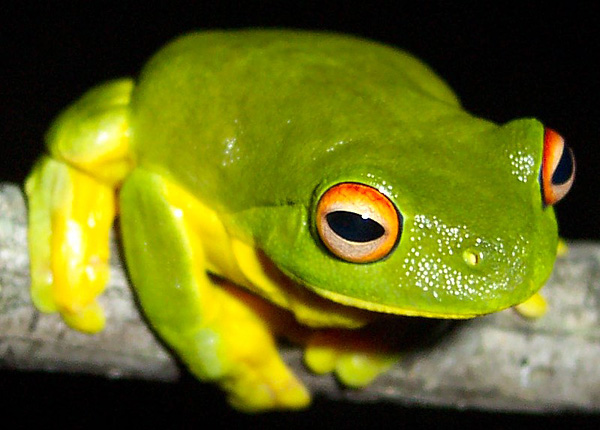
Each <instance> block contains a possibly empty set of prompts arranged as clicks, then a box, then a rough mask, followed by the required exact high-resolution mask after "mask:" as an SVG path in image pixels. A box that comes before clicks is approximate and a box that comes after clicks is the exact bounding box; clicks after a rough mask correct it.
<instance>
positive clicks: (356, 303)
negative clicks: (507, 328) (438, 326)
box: [306, 285, 483, 319]
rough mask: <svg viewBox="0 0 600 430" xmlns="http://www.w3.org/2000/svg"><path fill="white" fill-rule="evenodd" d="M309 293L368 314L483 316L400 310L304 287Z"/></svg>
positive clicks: (471, 313)
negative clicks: (311, 292) (368, 312)
mask: <svg viewBox="0 0 600 430" xmlns="http://www.w3.org/2000/svg"><path fill="white" fill-rule="evenodd" d="M306 287H307V288H309V289H310V290H311V291H313V292H314V293H315V294H317V295H318V296H320V297H323V298H325V299H327V300H331V301H332V302H334V303H338V304H341V305H344V306H350V307H353V308H358V309H364V310H367V311H370V312H379V313H385V314H393V315H402V316H410V317H423V318H438V319H469V318H475V317H478V316H481V315H483V313H476V312H466V313H452V312H443V313H442V312H431V311H427V310H421V309H419V310H417V309H410V308H402V307H398V306H390V305H386V304H381V303H376V302H369V301H366V300H362V299H358V298H356V297H350V296H346V295H343V294H339V293H335V292H332V291H328V290H324V289H321V288H317V287H313V286H309V285H306Z"/></svg>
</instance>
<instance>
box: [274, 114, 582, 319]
mask: <svg viewBox="0 0 600 430" xmlns="http://www.w3.org/2000/svg"><path fill="white" fill-rule="evenodd" d="M442 138H443V139H445V142H444V143H443V144H439V140H440V139H442ZM436 140H437V141H438V143H435V141H436ZM395 145H396V146H393V145H389V146H385V145H382V146H377V145H375V146H373V145H369V146H367V145H360V144H356V145H352V144H348V145H345V148H344V149H343V150H340V151H339V153H338V155H339V157H337V158H336V157H331V158H330V160H335V159H337V162H336V161H331V162H330V163H329V165H328V167H327V169H326V170H327V171H328V172H329V173H328V175H327V178H326V179H325V180H323V181H322V182H321V183H320V184H319V185H318V186H317V187H316V189H315V190H314V193H313V196H312V200H311V202H310V203H308V204H307V205H305V206H304V210H306V208H308V213H307V214H306V216H304V217H300V218H298V219H300V221H297V223H298V224H301V225H302V228H301V229H300V230H303V233H299V234H291V235H288V236H287V237H288V239H289V240H288V239H286V233H285V232H281V231H278V232H275V234H274V235H273V236H271V237H276V239H274V240H272V241H271V240H269V241H268V242H269V243H266V245H267V246H266V249H267V252H268V254H269V255H270V257H271V258H273V260H274V261H275V262H276V264H277V265H278V266H279V267H280V268H281V269H282V270H284V272H286V273H287V274H288V275H290V276H291V277H292V278H293V279H295V280H297V281H299V282H301V283H303V284H305V285H306V286H307V287H308V288H309V289H311V290H312V291H314V292H316V293H317V294H319V295H321V296H324V297H326V298H328V299H330V300H332V301H335V302H338V303H342V304H345V305H349V306H354V307H359V308H365V309H369V310H373V311H380V312H389V313H397V314H404V315H418V316H428V317H441V318H463V317H464V318H466V317H472V316H475V315H480V314H485V313H489V312H494V311H497V310H500V309H504V308H507V307H510V306H513V305H516V304H519V303H521V302H523V301H525V300H526V299H527V298H529V297H530V296H531V295H532V294H534V293H535V292H536V291H537V290H538V289H539V288H541V286H542V285H543V283H544V282H545V281H546V279H547V278H548V276H549V274H550V272H551V269H552V266H553V262H554V259H555V255H556V247H557V225H556V220H555V216H554V211H553V207H552V205H553V204H554V203H556V202H557V201H558V200H560V199H561V198H562V197H563V196H564V195H565V194H566V193H567V192H568V190H569V188H570V186H571V184H572V182H573V177H574V159H573V155H572V152H571V150H570V149H569V148H568V147H567V146H565V144H564V141H563V139H562V138H561V137H560V136H559V135H558V134H557V133H556V132H554V131H552V130H550V129H544V127H543V126H542V125H541V124H540V123H539V122H537V121H535V120H517V121H513V122H510V123H508V124H506V125H504V126H496V125H490V124H489V123H485V125H484V126H482V127H481V128H480V129H478V130H477V131H476V132H475V133H473V132H472V131H469V132H466V131H464V132H463V131H461V128H460V125H458V126H455V127H453V130H452V131H449V130H446V131H443V130H439V131H438V133H436V134H434V135H430V136H423V137H422V138H421V139H420V140H419V139H416V140H415V139H413V140H412V141H411V143H410V144H398V143H397V142H396V143H395ZM344 151H345V152H344ZM334 152H335V151H334ZM349 154H352V156H348V155H349ZM348 160H354V161H348ZM323 163H326V162H325V161H323ZM324 165H325V164H324ZM298 224H296V225H298ZM276 248H278V249H276Z"/></svg>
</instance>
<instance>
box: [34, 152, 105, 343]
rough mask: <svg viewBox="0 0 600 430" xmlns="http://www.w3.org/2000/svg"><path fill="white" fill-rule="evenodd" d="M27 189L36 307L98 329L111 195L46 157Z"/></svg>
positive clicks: (81, 327)
mask: <svg viewBox="0 0 600 430" xmlns="http://www.w3.org/2000/svg"><path fill="white" fill-rule="evenodd" d="M25 188H26V192H27V195H28V199H29V248H30V256H31V278H32V280H31V294H32V298H33V301H34V303H35V305H36V306H37V307H38V308H39V309H40V310H42V311H45V312H53V311H59V312H60V313H61V314H62V316H63V318H64V320H65V321H66V322H67V324H69V325H70V326H71V327H73V328H76V329H78V330H81V331H85V332H91V333H92V332H97V331H99V330H101V329H102V328H103V326H104V315H103V312H102V309H101V308H100V306H99V305H98V303H97V301H96V298H97V296H98V295H99V294H100V293H101V292H102V291H103V289H104V286H105V284H106V282H107V279H108V256H109V250H108V246H109V231H110V228H111V225H112V222H113V218H114V214H115V208H114V193H113V190H112V189H111V188H110V187H109V186H107V185H104V184H102V183H100V182H98V181H96V180H95V179H93V178H92V177H90V176H88V175H86V174H84V173H81V172H79V171H78V170H75V169H73V168H71V167H69V166H67V165H66V164H64V163H62V162H59V161H55V160H53V159H51V158H49V157H43V158H42V159H41V160H40V161H39V162H38V164H37V165H36V166H35V168H34V170H33V171H32V173H31V175H30V176H29V178H28V179H27V183H26V186H25Z"/></svg>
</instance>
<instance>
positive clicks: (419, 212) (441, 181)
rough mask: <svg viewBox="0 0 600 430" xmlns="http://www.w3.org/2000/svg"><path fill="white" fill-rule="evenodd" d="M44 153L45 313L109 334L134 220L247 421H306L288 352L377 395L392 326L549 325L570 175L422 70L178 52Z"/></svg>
mask: <svg viewBox="0 0 600 430" xmlns="http://www.w3.org/2000/svg"><path fill="white" fill-rule="evenodd" d="M45 143H46V148H47V151H46V153H45V155H42V156H41V158H40V159H39V160H38V161H37V162H36V164H35V165H34V167H33V168H32V171H31V173H30V174H29V176H28V178H27V179H26V182H25V191H26V195H27V199H28V205H29V230H28V231H29V233H28V234H29V236H28V237H29V249H30V263H31V297H32V301H33V303H34V305H35V306H36V307H37V308H38V309H39V310H40V311H42V312H48V313H53V312H58V313H59V314H60V315H61V316H62V318H63V320H64V321H65V323H66V324H67V325H68V326H69V327H71V328H73V329H76V330H79V331H82V332H85V333H90V334H94V333H97V332H99V331H101V330H102V329H103V327H104V326H105V324H106V319H107V317H106V316H105V314H104V310H103V309H102V306H101V305H100V304H99V302H98V298H99V296H100V295H101V294H102V292H103V290H104V289H105V286H106V284H107V281H108V277H109V258H110V255H109V254H110V251H109V237H110V235H111V229H112V226H113V224H114V223H115V220H118V232H119V238H120V241H121V246H122V249H123V253H124V259H125V262H126V266H127V271H128V275H129V278H130V281H131V283H132V285H133V289H134V291H135V294H136V298H137V301H138V304H139V306H140V308H141V310H142V312H143V314H144V316H145V318H146V320H147V321H148V323H149V324H150V326H151V327H152V329H153V330H154V332H155V333H156V334H157V335H158V336H159V337H160V338H161V339H162V340H163V342H164V343H165V344H166V345H167V346H168V348H170V350H171V351H173V352H174V353H175V354H176V356H177V357H179V360H180V361H181V362H182V363H183V364H184V365H185V367H186V368H187V369H188V370H189V372H190V373H191V374H193V375H194V376H195V377H197V378H198V379H199V380H201V381H209V382H212V383H215V384H217V385H218V386H220V387H221V388H222V389H223V392H224V393H225V395H226V396H227V400H228V401H229V402H230V403H231V404H232V405H233V406H234V407H236V408H238V409H240V410H242V411H247V412H260V411H266V410H272V409H280V408H281V409H299V408H304V407H306V406H307V405H309V404H310V400H311V395H310V393H309V392H308V390H307V389H306V387H305V385H304V383H303V382H302V381H301V380H300V379H299V378H298V377H297V376H296V375H294V373H293V372H292V371H291V370H290V369H289V367H288V365H286V364H285V363H284V361H283V360H282V358H281V357H280V353H279V351H278V347H277V345H278V344H277V342H278V340H279V339H282V338H283V339H289V340H291V341H292V342H297V343H298V344H300V346H301V347H303V348H304V362H305V364H306V365H307V366H308V367H309V369H310V370H312V371H314V372H316V373H319V374H328V373H333V374H335V375H336V376H337V377H338V379H339V380H340V381H341V382H342V383H343V384H345V385H347V386H349V387H364V386H366V385H368V384H370V383H371V382H372V381H373V380H374V379H375V378H376V377H377V376H378V375H380V374H382V373H384V372H386V371H387V370H388V369H389V368H390V367H391V366H393V365H394V364H395V363H396V362H397V361H398V359H399V355H398V353H397V352H396V351H392V350H390V348H387V347H386V343H385V342H384V341H381V339H382V338H384V337H385V336H381V332H382V331H385V327H386V326H387V324H386V323H383V324H379V325H378V326H377V323H378V322H381V321H388V319H403V318H408V319H411V318H417V319H418V318H423V319H431V320H437V319H439V320H463V319H470V318H474V317H478V316H481V315H485V314H489V313H493V312H498V311H500V310H503V309H507V308H511V307H516V308H517V309H521V311H522V313H524V314H528V315H531V316H539V315H541V314H543V312H544V301H543V298H541V296H540V293H539V290H540V288H541V287H542V286H543V285H544V283H545V282H546V281H547V279H548V277H549V276H550V273H551V271H552V267H553V264H554V261H555V258H556V249H557V244H558V227H557V221H556V216H555V213H554V209H553V207H554V204H555V203H556V202H558V201H559V200H561V199H562V198H563V197H564V196H565V195H566V194H567V193H568V191H569V189H570V188H571V185H572V183H573V179H574V173H575V162H574V156H573V152H572V150H571V149H570V148H569V147H568V146H567V145H566V144H565V141H564V139H563V138H562V137H561V136H560V135H559V134H558V133H557V132H556V131H554V130H553V129H550V128H547V127H545V126H544V125H542V123H541V122H540V121H538V120H536V119H533V118H522V119H515V120H511V121H508V122H506V123H503V124H498V123H496V122H493V121H489V120H486V119H482V118H479V117H477V116H475V115H472V114H470V113H468V112H467V111H466V110H465V109H464V108H463V107H462V105H461V102H460V101H459V99H458V97H457V96H456V95H455V93H454V92H453V90H452V89H451V88H450V86H449V85H448V84H447V83H446V82H445V81H444V80H443V79H442V78H440V77H438V76H437V75H436V73H435V72H434V71H433V70H432V69H431V68H430V67H429V66H427V65H426V64H425V63H423V62H422V61H420V60H419V59H417V58H416V57H414V56H413V55H411V54H409V53H407V52H406V51H403V50H401V49H398V48H396V47H394V46H390V45H387V44H384V43H380V42H376V41H371V40H368V39H364V38H361V37H358V36H353V35H345V34H339V33H335V32H325V31H306V30H285V29H238V30H205V31H198V32H194V33H190V34H186V35H183V36H180V37H178V38H176V39H175V40H174V41H171V42H170V43H168V44H167V45H166V46H165V47H163V48H162V49H160V50H159V51H158V52H157V53H156V54H155V55H154V56H153V57H151V59H150V60H149V61H148V63H147V64H146V65H145V66H144V67H143V68H142V71H141V72H140V74H139V76H137V77H135V78H121V79H113V80H109V81H107V82H104V83H102V84H100V85H98V86H96V87H93V88H92V89H90V90H89V91H88V92H86V93H84V95H83V96H81V98H79V99H78V100H76V101H75V102H73V104H71V105H70V106H69V107H67V108H66V109H65V110H64V111H63V112H61V113H60V114H59V115H58V116H57V118H56V119H55V120H54V122H53V123H52V125H51V126H50V128H49V131H48V132H47V134H46V136H45ZM108 320H109V323H110V318H108ZM374 326H377V327H379V329H380V330H379V331H373V330H371V328H372V327H374ZM382 326H383V329H382ZM387 336H388V338H389V336H392V337H393V336H394V333H391V334H390V333H388V334H387Z"/></svg>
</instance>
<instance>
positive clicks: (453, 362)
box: [0, 184, 600, 412]
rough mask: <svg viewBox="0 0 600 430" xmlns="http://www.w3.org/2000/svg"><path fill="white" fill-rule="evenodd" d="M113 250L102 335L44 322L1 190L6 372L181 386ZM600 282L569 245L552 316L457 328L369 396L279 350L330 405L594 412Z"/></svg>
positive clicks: (593, 250)
mask: <svg viewBox="0 0 600 430" xmlns="http://www.w3.org/2000/svg"><path fill="white" fill-rule="evenodd" d="M113 245H114V244H113ZM112 249H113V259H112V262H111V265H112V267H111V279H110V286H109V287H108V289H107V291H106V293H105V294H104V295H103V297H102V299H101V301H102V304H103V306H104V307H105V309H106V313H107V327H106V329H105V330H104V331H103V332H102V333H100V334H97V335H93V336H91V335H85V334H82V333H78V332H75V331H73V330H70V329H68V328H67V327H66V326H65V325H64V324H63V323H62V321H61V320H60V319H59V318H58V316H56V315H45V314H40V313H38V312H37V311H36V310H35V309H34V308H33V306H32V305H31V302H30V299H29V292H28V287H29V273H28V270H29V268H28V265H29V261H28V256H27V253H26V250H27V246H26V209H25V203H24V201H23V197H22V194H21V192H20V190H19V189H18V188H17V187H16V186H14V185H11V184H0V288H1V289H0V367H2V368H12V369H31V370H33V369H35V370H52V371H60V372H81V373H89V374H98V375H105V376H109V377H111V378H115V377H122V378H143V379H159V380H167V381H173V380H176V379H177V378H178V376H179V367H178V365H177V364H176V361H175V360H174V358H173V357H172V356H171V355H170V353H169V352H168V351H167V350H166V349H165V348H164V347H163V346H162V344H161V343H160V342H158V341H157V339H156V338H155V336H154V335H153V333H152V332H151V331H150V330H149V329H148V328H147V326H146V324H145V322H144V320H143V319H141V317H140V314H139V312H138V309H137V308H136V306H135V302H134V300H133V297H132V294H131V291H130V289H129V286H128V285H127V281H126V277H125V275H124V272H123V268H122V266H121V264H120V259H119V257H118V251H117V249H116V247H115V246H113V247H112ZM599 280H600V244H597V243H585V242H577V243H573V244H571V245H570V251H569V254H568V255H567V256H566V257H565V258H562V259H560V260H559V261H558V262H557V264H556V268H555V270H554V274H553V276H552V278H551V280H550V281H549V283H548V284H547V286H546V288H545V289H544V295H545V296H546V298H547V300H548V302H549V307H550V312H549V313H548V314H547V316H545V317H543V318H541V319H540V320H537V321H528V320H524V319H523V318H521V317H519V316H518V315H517V314H516V313H515V312H512V311H504V312H500V313H497V314H494V315H490V316H486V317H482V318H477V319H474V320H471V321H468V322H465V323H462V324H459V325H457V326H456V327H455V329H454V330H452V331H450V332H448V333H446V335H445V336H444V337H442V338H441V339H440V340H439V341H438V342H435V343H434V344H430V345H427V346H421V347H415V348H412V349H411V350H409V351H407V352H406V353H405V354H404V358H403V360H402V362H401V363H400V364H398V365H397V366H395V367H394V368H393V369H392V370H391V371H390V372H388V373H387V374H385V375H383V376H381V377H379V378H378V379H377V380H376V381H375V382H374V383H373V384H372V385H370V386H369V387H367V388H365V389H361V390H351V389H344V388H342V387H340V386H339V385H338V384H337V383H336V382H335V380H334V378H333V377H331V376H329V375H328V376H315V375H313V374H311V373H309V372H307V370H306V369H305V368H304V366H303V365H302V362H301V351H300V350H299V349H298V348H294V347H289V346H282V354H283V356H284V359H285V360H286V362H288V364H290V366H291V367H292V368H293V369H294V370H295V372H296V373H297V374H298V375H299V376H300V377H301V378H302V379H303V380H304V381H305V383H306V384H307V385H308V387H309V388H310V389H311V391H312V392H314V393H319V394H321V395H323V396H325V397H328V398H330V399H350V400H355V401H357V402H372V401H386V402H396V403H403V404H411V403H412V404H414V403H419V404H426V405H441V406H451V407H461V408H462V407H467V408H478V409H485V410H495V411H498V410H504V411H537V412H542V411H546V410H553V411H556V410H566V409H570V410H573V409H576V410H581V411H588V412H598V411H600V371H599V369H600V342H599V340H600V327H599V324H598V321H599V319H600V318H599V317H600V289H598V287H597V286H598V282H599Z"/></svg>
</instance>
